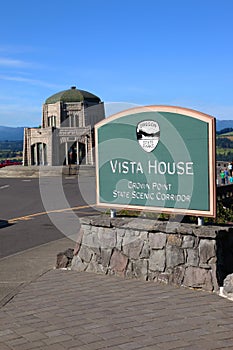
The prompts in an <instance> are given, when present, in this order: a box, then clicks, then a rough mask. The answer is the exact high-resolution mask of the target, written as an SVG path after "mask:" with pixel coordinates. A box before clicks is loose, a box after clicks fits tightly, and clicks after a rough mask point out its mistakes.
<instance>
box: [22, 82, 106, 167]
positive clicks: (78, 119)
mask: <svg viewBox="0 0 233 350" xmlns="http://www.w3.org/2000/svg"><path fill="white" fill-rule="evenodd" d="M104 118H105V113H104V103H103V102H101V100H100V98H99V97H97V96H95V95H93V94H92V93H90V92H87V91H84V90H78V89H76V87H75V86H72V87H71V88H70V89H69V90H65V91H61V92H58V93H56V94H54V95H52V96H50V97H49V98H47V99H46V101H45V103H44V104H43V112H42V123H41V127H39V128H25V129H24V148H23V164H24V165H25V166H27V165H49V166H60V165H68V164H81V163H82V164H93V146H94V133H93V129H94V125H95V124H96V123H97V122H99V121H100V120H102V119H104Z"/></svg>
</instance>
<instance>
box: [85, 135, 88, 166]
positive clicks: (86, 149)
mask: <svg viewBox="0 0 233 350" xmlns="http://www.w3.org/2000/svg"><path fill="white" fill-rule="evenodd" d="M85 158H86V164H88V137H87V136H85Z"/></svg>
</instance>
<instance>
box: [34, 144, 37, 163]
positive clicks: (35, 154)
mask: <svg viewBox="0 0 233 350" xmlns="http://www.w3.org/2000/svg"><path fill="white" fill-rule="evenodd" d="M34 162H35V165H38V143H35V147H34Z"/></svg>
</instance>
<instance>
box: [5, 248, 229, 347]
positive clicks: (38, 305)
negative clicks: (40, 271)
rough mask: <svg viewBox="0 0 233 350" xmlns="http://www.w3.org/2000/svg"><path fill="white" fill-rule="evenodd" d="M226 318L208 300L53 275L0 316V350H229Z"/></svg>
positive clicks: (103, 279) (134, 283)
mask: <svg viewBox="0 0 233 350" xmlns="http://www.w3.org/2000/svg"><path fill="white" fill-rule="evenodd" d="M173 247H177V246H173ZM177 248H178V247H177ZM57 290H59V294H58V293H55V292H54V291H57ZM232 315H233V303H232V302H230V301H229V300H226V299H224V298H220V297H219V296H217V295H216V294H213V293H206V292H197V291H194V290H189V289H186V288H178V287H173V286H169V285H163V284H157V283H155V282H146V281H139V280H132V279H131V280H127V279H124V278H118V277H116V276H103V275H96V274H92V273H85V272H84V273H80V272H75V271H68V272H67V271H66V273H64V272H63V271H60V270H53V271H50V272H48V273H47V274H45V275H43V276H41V277H40V278H39V279H37V280H36V281H34V282H33V283H31V284H30V285H28V286H27V287H26V288H25V289H23V290H22V291H21V293H20V294H18V295H16V296H15V298H14V299H12V300H11V302H9V303H8V304H7V305H5V306H4V307H3V308H1V309H0V335H1V337H0V350H9V349H10V350H33V349H35V350H42V349H43V350H64V349H65V350H102V349H108V350H114V349H118V350H124V349H125V350H130V349H135V350H136V349H141V350H155V349H156V350H160V349H163V350H172V349H178V350H182V349H189V350H191V349H195V350H198V349H202V350H203V349H205V350H210V349H211V350H214V349H216V350H217V349H224V348H226V349H232V344H233V336H232V334H233V317H232ZM194 345H195V346H194Z"/></svg>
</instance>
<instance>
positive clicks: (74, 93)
mask: <svg viewBox="0 0 233 350" xmlns="http://www.w3.org/2000/svg"><path fill="white" fill-rule="evenodd" d="M82 101H87V102H96V103H99V102H100V98H99V97H98V96H96V95H93V94H91V93H90V92H88V91H84V90H79V89H76V86H72V87H71V88H70V89H69V90H64V91H61V92H58V93H56V94H54V95H52V96H50V97H48V98H47V99H46V101H45V104H52V103H56V102H82Z"/></svg>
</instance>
